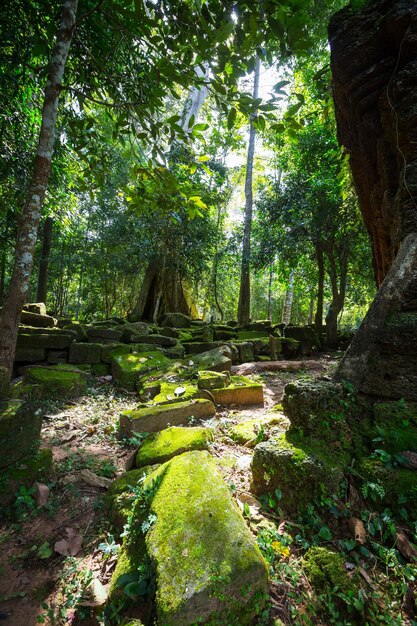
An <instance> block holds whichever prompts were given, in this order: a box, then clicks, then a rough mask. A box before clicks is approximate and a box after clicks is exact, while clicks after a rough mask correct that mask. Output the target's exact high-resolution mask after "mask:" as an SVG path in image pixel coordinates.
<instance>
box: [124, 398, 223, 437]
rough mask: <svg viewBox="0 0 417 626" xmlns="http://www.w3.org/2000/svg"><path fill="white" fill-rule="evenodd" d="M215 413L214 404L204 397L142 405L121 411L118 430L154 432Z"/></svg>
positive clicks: (127, 432) (127, 433)
mask: <svg viewBox="0 0 417 626" xmlns="http://www.w3.org/2000/svg"><path fill="white" fill-rule="evenodd" d="M215 414H216V409H215V408H214V404H213V403H212V402H210V400H204V399H197V400H191V401H188V402H175V403H174V404H164V405H156V406H152V407H143V408H139V409H132V410H130V411H125V412H124V413H122V415H121V416H120V431H121V433H122V434H124V435H129V434H130V433H132V432H139V433H154V432H157V431H159V430H164V428H168V426H179V425H180V424H187V423H188V422H189V420H190V419H191V418H193V419H195V420H200V419H208V418H210V417H214V415H215Z"/></svg>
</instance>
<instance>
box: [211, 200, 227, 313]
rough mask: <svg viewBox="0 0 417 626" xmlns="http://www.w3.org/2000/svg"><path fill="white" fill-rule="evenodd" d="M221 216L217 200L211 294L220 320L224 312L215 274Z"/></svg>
mask: <svg viewBox="0 0 417 626" xmlns="http://www.w3.org/2000/svg"><path fill="white" fill-rule="evenodd" d="M221 217H222V206H221V204H220V202H219V203H218V205H217V224H216V250H215V253H214V265H213V295H214V302H215V304H216V307H217V310H218V312H219V313H220V320H221V321H223V319H224V314H223V309H222V307H221V306H220V303H219V294H218V290H217V275H218V270H219V236H220V224H221Z"/></svg>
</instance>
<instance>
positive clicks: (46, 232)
mask: <svg viewBox="0 0 417 626" xmlns="http://www.w3.org/2000/svg"><path fill="white" fill-rule="evenodd" d="M53 224H54V220H53V219H52V217H49V216H48V217H47V218H46V220H45V223H44V225H43V233H42V251H41V260H40V263H39V276H38V291H37V294H36V300H37V302H45V303H46V295H47V290H48V270H49V255H50V254H51V244H52V229H53Z"/></svg>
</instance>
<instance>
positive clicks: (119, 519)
mask: <svg viewBox="0 0 417 626" xmlns="http://www.w3.org/2000/svg"><path fill="white" fill-rule="evenodd" d="M157 467H158V466H157V465H150V466H147V467H141V468H139V469H133V470H130V471H129V472H125V473H124V474H122V475H121V476H119V478H116V480H114V481H113V482H112V484H111V485H110V487H109V489H108V491H107V493H106V496H105V505H106V509H107V513H108V516H109V518H110V520H111V522H112V523H113V524H114V525H115V526H116V528H118V530H119V531H121V530H122V529H123V526H124V524H126V522H127V518H128V516H129V513H130V511H131V508H132V502H133V500H134V496H135V489H136V490H137V489H138V488H139V487H140V486H141V485H142V483H143V481H144V479H145V478H146V476H148V475H149V474H151V473H152V472H154V471H155V470H156V469H157Z"/></svg>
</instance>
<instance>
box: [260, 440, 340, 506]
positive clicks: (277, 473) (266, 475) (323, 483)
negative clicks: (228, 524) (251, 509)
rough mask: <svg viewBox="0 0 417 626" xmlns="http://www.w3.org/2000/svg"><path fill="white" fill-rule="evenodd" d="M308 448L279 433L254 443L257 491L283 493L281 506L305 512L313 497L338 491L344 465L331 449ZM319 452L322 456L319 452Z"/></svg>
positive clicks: (261, 492)
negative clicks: (293, 442) (318, 450)
mask: <svg viewBox="0 0 417 626" xmlns="http://www.w3.org/2000/svg"><path fill="white" fill-rule="evenodd" d="M321 452H322V454H320V452H319V453H317V452H316V454H312V453H311V451H309V452H307V451H306V449H305V447H303V448H298V447H296V446H294V445H292V444H291V443H290V442H289V441H288V439H287V437H286V435H279V436H278V437H276V438H274V439H271V440H270V441H264V442H262V443H259V444H258V445H257V446H256V447H255V452H254V456H253V461H252V488H253V491H254V493H256V494H259V495H261V494H266V493H270V494H274V492H275V490H276V489H279V490H280V491H281V493H282V499H281V500H280V506H282V508H283V509H284V511H287V512H289V513H291V514H297V515H300V514H302V513H304V512H306V510H307V508H308V506H309V505H310V504H312V503H313V501H314V499H316V498H321V497H322V496H328V495H329V494H332V493H338V490H339V484H340V482H341V480H342V477H343V473H342V467H341V466H340V465H339V464H338V462H337V459H336V458H334V456H333V455H332V453H331V452H330V454H329V457H328V458H325V456H324V452H323V451H321ZM319 455H320V456H319Z"/></svg>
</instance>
